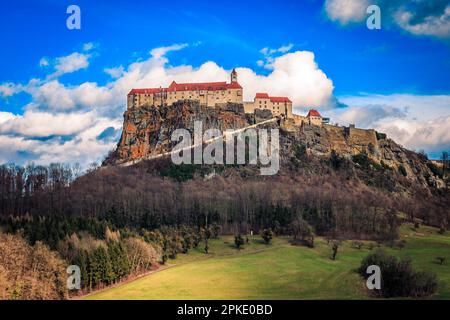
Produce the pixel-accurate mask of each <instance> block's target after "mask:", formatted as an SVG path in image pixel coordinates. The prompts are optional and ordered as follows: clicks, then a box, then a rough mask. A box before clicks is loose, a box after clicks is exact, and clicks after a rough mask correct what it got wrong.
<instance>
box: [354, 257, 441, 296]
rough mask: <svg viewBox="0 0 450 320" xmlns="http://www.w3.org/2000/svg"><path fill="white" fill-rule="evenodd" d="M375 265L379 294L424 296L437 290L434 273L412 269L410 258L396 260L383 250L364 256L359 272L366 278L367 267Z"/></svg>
mask: <svg viewBox="0 0 450 320" xmlns="http://www.w3.org/2000/svg"><path fill="white" fill-rule="evenodd" d="M370 265H377V266H379V267H380V270H381V289H380V295H381V296H383V297H386V298H391V297H425V296H429V295H432V294H433V293H435V292H436V290H437V278H436V275H435V274H434V273H431V272H425V271H420V272H417V271H414V270H413V268H412V265H411V260H410V259H401V260H398V259H397V258H396V257H395V256H391V255H388V254H387V253H385V252H384V251H381V250H378V251H377V252H375V253H373V254H370V255H368V256H367V257H365V258H364V259H363V260H362V262H361V266H360V268H359V270H358V271H359V273H360V274H361V275H362V276H363V277H365V278H367V277H368V276H369V275H368V274H367V273H366V270H367V267H368V266H370Z"/></svg>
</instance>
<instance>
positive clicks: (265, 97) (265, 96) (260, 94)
mask: <svg viewBox="0 0 450 320" xmlns="http://www.w3.org/2000/svg"><path fill="white" fill-rule="evenodd" d="M255 99H270V97H269V95H268V94H267V93H257V94H256V96H255Z"/></svg>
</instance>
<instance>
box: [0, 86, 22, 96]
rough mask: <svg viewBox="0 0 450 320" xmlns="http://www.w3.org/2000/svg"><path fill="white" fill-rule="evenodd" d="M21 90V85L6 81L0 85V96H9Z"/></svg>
mask: <svg viewBox="0 0 450 320" xmlns="http://www.w3.org/2000/svg"><path fill="white" fill-rule="evenodd" d="M22 90H23V86H22V85H20V84H15V83H12V82H6V83H3V84H1V85H0V96H2V97H9V96H12V95H14V94H16V93H19V92H20V91H22Z"/></svg>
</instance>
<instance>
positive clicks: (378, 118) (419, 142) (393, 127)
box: [327, 94, 450, 152]
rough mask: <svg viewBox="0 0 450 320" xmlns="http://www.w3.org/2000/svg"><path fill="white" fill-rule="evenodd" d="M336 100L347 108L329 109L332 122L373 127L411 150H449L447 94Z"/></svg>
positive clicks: (374, 96) (376, 96)
mask: <svg viewBox="0 0 450 320" xmlns="http://www.w3.org/2000/svg"><path fill="white" fill-rule="evenodd" d="M339 100H340V101H342V102H343V103H345V104H346V105H348V107H347V108H342V109H335V110H332V111H329V112H328V113H327V116H330V118H331V120H332V122H338V123H339V124H341V125H348V124H350V123H353V124H356V126H357V127H362V128H375V129H376V130H378V131H380V132H384V133H386V134H388V136H389V137H390V138H392V139H393V140H395V141H396V142H398V143H400V144H402V145H403V146H405V147H407V148H409V149H413V150H419V149H424V150H426V151H427V152H439V151H442V150H449V149H450V130H448V128H450V95H412V94H393V95H376V94H365V95H359V96H345V97H339Z"/></svg>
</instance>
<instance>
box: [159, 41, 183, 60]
mask: <svg viewBox="0 0 450 320" xmlns="http://www.w3.org/2000/svg"><path fill="white" fill-rule="evenodd" d="M187 46H188V44H187V43H182V44H173V45H171V46H167V47H159V48H154V49H152V50H151V51H150V54H151V55H152V56H153V57H154V58H155V59H159V58H162V57H163V56H165V55H166V54H167V53H168V52H170V51H178V50H181V49H184V48H186V47H187Z"/></svg>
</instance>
